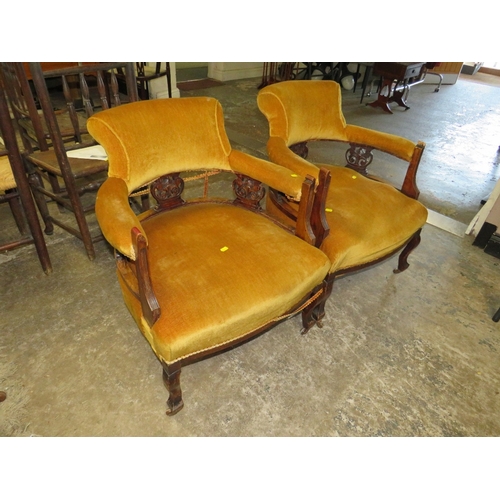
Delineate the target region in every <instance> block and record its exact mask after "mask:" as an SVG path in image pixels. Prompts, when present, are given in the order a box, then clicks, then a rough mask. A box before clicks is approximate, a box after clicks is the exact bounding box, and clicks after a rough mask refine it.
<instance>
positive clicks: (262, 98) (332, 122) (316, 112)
mask: <svg viewBox="0 0 500 500" xmlns="http://www.w3.org/2000/svg"><path fill="white" fill-rule="evenodd" d="M258 105H259V109H260V110H261V111H262V113H263V114H264V115H265V116H266V118H267V119H268V121H269V130H270V138H269V141H268V144H267V150H268V154H269V158H270V160H271V161H273V162H275V163H278V164H280V165H283V166H285V167H287V168H289V169H290V170H293V171H295V172H296V173H298V174H300V175H307V174H309V175H313V176H315V177H317V176H318V172H319V168H318V167H321V166H323V167H327V168H328V169H329V170H330V172H331V182H330V188H329V192H328V199H327V203H326V208H327V211H326V219H327V221H328V224H329V226H330V235H329V236H328V237H327V238H326V239H325V241H324V242H323V244H322V245H321V249H322V250H323V251H324V252H325V253H326V254H327V255H328V257H329V258H330V261H331V263H332V266H331V272H332V273H333V272H339V271H341V270H344V269H348V268H351V267H356V266H359V265H363V264H367V263H369V262H372V261H374V260H377V259H379V258H382V257H384V256H385V255H389V254H390V253H391V252H392V251H394V250H396V249H397V248H398V247H401V246H402V245H403V244H404V243H405V242H406V241H407V240H408V239H409V238H411V236H412V235H413V234H414V233H415V232H416V231H417V230H418V229H420V228H421V227H422V226H423V225H424V224H425V222H426V219H427V210H426V208H425V207H424V206H423V205H422V204H421V203H419V202H418V201H416V200H414V199H412V198H409V197H407V196H406V195H404V194H402V193H401V192H400V191H398V190H396V189H395V188H393V187H392V186H389V185H388V184H385V183H383V182H377V181H374V180H372V179H368V178H366V177H364V176H362V175H361V174H358V173H356V172H355V171H354V170H352V169H350V168H346V167H341V166H334V165H319V164H317V165H315V164H313V163H311V162H309V161H307V160H305V159H303V158H301V157H299V156H298V155H296V154H295V153H293V152H292V151H291V150H290V149H289V146H291V145H293V144H297V143H300V142H307V141H312V140H334V141H342V142H350V143H356V144H364V145H368V146H371V147H374V148H375V149H379V150H381V151H385V152H387V153H390V154H392V155H394V156H396V157H398V158H401V159H402V160H405V161H407V162H409V161H410V160H411V158H412V155H413V152H414V150H415V146H416V145H415V143H413V142H412V141H410V140H408V139H405V138H402V137H398V136H395V135H392V134H387V133H382V132H378V131H375V130H370V129H366V128H363V127H358V126H354V125H348V124H346V121H345V118H344V116H343V114H342V109H341V92H340V86H339V85H338V84H337V83H336V82H332V81H288V82H280V83H276V84H273V85H269V86H267V87H265V88H264V89H262V90H261V91H260V92H259V95H258ZM291 205H292V206H293V203H291ZM266 210H267V211H268V212H269V213H270V214H271V215H273V216H275V217H277V218H279V219H281V220H282V221H283V222H285V223H288V224H290V223H291V220H290V219H288V218H287V217H286V216H285V215H284V214H283V213H282V212H281V211H280V210H279V209H278V208H276V207H275V206H274V205H273V204H272V202H271V201H270V200H269V199H268V200H267V205H266Z"/></svg>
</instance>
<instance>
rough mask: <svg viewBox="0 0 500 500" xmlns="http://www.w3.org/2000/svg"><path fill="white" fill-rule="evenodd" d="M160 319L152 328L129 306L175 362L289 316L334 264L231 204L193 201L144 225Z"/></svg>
mask: <svg viewBox="0 0 500 500" xmlns="http://www.w3.org/2000/svg"><path fill="white" fill-rule="evenodd" d="M142 227H143V229H144V231H145V233H146V235H147V238H148V247H149V248H148V260H149V265H150V275H151V279H152V286H153V289H154V292H155V294H156V297H157V299H158V302H159V305H160V308H161V315H160V318H159V319H158V320H157V321H156V323H154V324H153V326H152V327H151V328H150V327H149V326H148V324H147V323H146V321H145V320H144V319H143V318H142V317H141V316H142V315H141V310H140V305H139V302H138V301H137V299H136V298H135V297H134V296H133V295H132V294H131V293H130V291H129V290H128V289H127V287H126V286H125V285H124V282H123V281H122V280H121V278H120V283H121V285H122V291H123V294H124V298H125V302H126V304H127V306H128V308H129V309H130V311H131V313H132V315H133V316H134V318H135V319H136V321H137V323H138V324H139V326H140V328H141V330H142V332H143V334H144V335H145V337H146V338H147V339H148V341H149V343H150V344H151V346H152V348H153V350H154V351H155V352H156V354H157V356H158V357H159V358H160V359H161V360H163V361H165V362H167V363H172V362H174V361H176V360H178V359H182V358H185V357H187V356H189V355H191V354H194V353H198V352H203V351H204V350H207V349H210V348H212V347H214V346H219V345H223V344H224V343H226V342H230V341H232V340H235V339H238V338H240V337H243V336H244V335H245V334H247V333H250V332H252V331H254V330H256V329H258V328H260V327H262V326H264V325H266V324H268V323H269V322H270V321H272V320H273V319H275V318H276V317H278V316H280V315H282V314H283V313H285V312H287V311H289V310H290V309H291V308H293V307H294V306H295V305H296V304H297V303H298V302H299V301H300V300H301V299H302V298H303V297H305V296H306V294H307V293H308V291H310V290H312V289H313V287H315V286H316V285H318V284H320V283H321V282H322V281H323V279H324V277H325V276H326V274H327V272H328V270H329V268H330V262H329V260H328V258H327V257H326V256H325V255H324V254H323V253H322V252H321V251H320V250H318V249H317V248H314V247H313V246H311V245H309V244H307V243H305V242H304V241H302V240H301V239H299V238H297V237H296V236H294V235H293V234H290V233H288V232H286V231H285V230H283V229H282V228H279V227H278V226H277V225H276V224H274V223H273V222H272V221H270V220H269V219H267V218H266V217H263V216H262V215H257V214H255V213H252V212H250V211H248V210H245V209H242V208H239V207H236V206H233V205H229V204H222V203H220V204H191V205H185V206H183V207H180V208H177V209H175V210H172V211H167V212H162V213H159V214H157V215H155V216H153V217H152V218H149V219H146V220H144V221H142Z"/></svg>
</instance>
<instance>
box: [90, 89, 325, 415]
mask: <svg viewBox="0 0 500 500" xmlns="http://www.w3.org/2000/svg"><path fill="white" fill-rule="evenodd" d="M88 130H89V132H90V133H91V134H92V136H93V137H94V138H95V139H96V140H97V141H98V142H99V143H100V144H101V145H102V146H103V147H104V149H105V150H106V152H107V154H108V158H109V170H108V178H107V180H106V181H105V182H104V183H103V185H102V186H101V188H100V190H99V192H98V195H97V201H96V216H97V219H98V222H99V224H100V226H101V229H102V231H103V234H104V236H105V237H106V239H107V240H108V242H109V243H110V244H111V245H112V247H113V248H114V249H115V255H116V264H117V274H118V281H119V283H120V286H121V290H122V293H123V298H124V301H125V304H126V306H127V308H128V309H129V311H130V313H131V315H132V316H133V318H134V319H135V321H136V323H137V325H138V327H139V329H140V330H141V332H142V333H143V335H144V337H145V338H146V339H147V341H148V342H149V344H150V345H151V347H152V349H153V351H154V352H155V354H156V356H157V357H158V359H159V360H160V362H161V364H162V366H163V379H164V382H165V385H166V387H167V389H168V392H169V398H168V401H167V414H168V415H173V414H175V413H177V412H178V411H179V410H180V409H181V408H182V407H183V404H184V403H183V399H182V392H181V388H180V371H181V367H182V366H184V365H185V364H188V363H190V362H192V361H195V360H197V359H199V358H202V357H204V356H207V355H211V354H213V353H215V352H218V351H221V350H224V349H227V348H229V347H232V346H234V345H236V344H239V343H241V342H243V341H245V340H248V339H249V338H251V337H254V336H255V335H257V334H260V333H262V332H263V331H265V330H268V329H270V328H271V327H272V326H273V325H275V324H277V323H278V322H279V321H282V320H284V319H286V318H288V317H289V316H293V315H295V314H298V313H299V312H301V314H302V323H303V331H307V330H308V329H309V328H311V327H312V326H313V325H314V324H316V323H317V322H318V320H320V319H321V317H322V315H323V314H324V311H323V307H324V301H325V300H326V295H325V293H326V288H327V284H326V281H325V277H326V275H327V273H328V271H329V269H330V262H329V260H328V258H327V257H326V255H325V254H324V253H323V252H321V251H320V250H319V249H318V248H316V247H315V246H314V235H313V234H312V232H311V229H310V224H309V219H310V214H311V211H312V205H313V204H314V202H315V201H314V200H315V194H314V181H313V180H312V178H304V177H302V176H298V175H296V174H294V173H293V172H290V171H289V170H287V169H285V168H283V167H280V166H278V165H274V164H272V163H270V162H268V161H265V160H261V159H257V158H254V157H252V156H250V155H248V154H245V153H243V152H240V151H236V150H232V149H231V146H230V143H229V140H228V138H227V135H226V132H225V129H224V120H223V112H222V108H221V105H220V103H219V102H218V101H217V100H215V99H213V98H204V97H195V98H181V99H159V100H149V101H141V102H137V103H131V104H128V105H127V106H121V107H117V108H114V109H109V110H106V111H102V112H100V113H96V114H94V115H93V116H92V117H90V118H89V120H88ZM190 170H194V171H200V170H206V171H211V170H220V171H223V172H229V173H233V174H234V181H233V186H234V193H235V197H234V199H229V200H226V199H223V198H209V197H208V196H207V197H201V198H196V199H189V200H188V201H186V200H184V199H183V194H182V193H183V184H184V182H183V177H182V175H181V174H184V173H185V172H187V171H190ZM146 184H150V186H151V194H152V197H153V198H154V199H155V200H156V201H157V203H158V205H157V206H156V207H155V208H152V209H150V210H149V211H147V212H144V213H142V214H140V215H136V214H135V213H134V212H133V211H132V210H131V208H130V206H129V202H128V196H129V194H130V193H131V192H133V191H134V190H135V189H137V188H138V187H140V186H143V185H146ZM264 184H265V185H269V186H272V187H273V188H274V189H277V190H279V191H280V192H283V193H286V195H287V196H289V197H290V198H292V199H294V200H295V202H296V203H297V207H298V217H297V225H296V230H295V231H289V230H287V229H285V228H283V227H282V225H280V224H279V223H275V222H274V221H273V220H272V219H271V218H270V217H269V216H267V215H266V214H265V212H264V211H263V210H262V209H261V208H260V205H259V202H260V200H261V199H262V198H263V197H264V196H265V194H264V193H265V192H264Z"/></svg>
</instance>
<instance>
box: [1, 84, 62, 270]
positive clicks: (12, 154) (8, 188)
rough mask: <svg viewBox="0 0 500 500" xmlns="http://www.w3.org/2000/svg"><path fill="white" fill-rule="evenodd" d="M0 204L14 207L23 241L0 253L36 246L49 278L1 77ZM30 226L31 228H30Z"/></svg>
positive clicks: (6, 245) (6, 246) (3, 247)
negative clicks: (4, 203) (30, 245)
mask: <svg viewBox="0 0 500 500" xmlns="http://www.w3.org/2000/svg"><path fill="white" fill-rule="evenodd" d="M0 132H1V137H2V143H0V203H3V202H7V203H9V205H10V208H11V211H12V215H13V217H14V220H15V222H16V225H17V227H18V229H19V232H20V237H19V238H17V239H15V240H11V241H9V242H7V243H2V244H0V251H6V250H11V249H14V248H17V247H20V246H23V245H28V244H33V245H35V248H36V251H37V254H38V258H39V260H40V264H41V266H42V269H43V271H44V272H45V273H46V274H50V273H51V272H52V264H51V262H50V257H49V253H48V251H47V246H46V244H45V240H44V236H43V232H42V228H41V226H40V221H39V219H38V214H37V211H36V206H35V203H34V201H33V198H32V193H31V189H30V186H29V182H28V178H27V176H26V171H25V167H24V164H23V159H22V157H21V153H20V151H19V147H18V143H17V137H16V129H15V127H14V124H13V121H12V119H11V113H10V109H9V106H8V103H7V99H6V96H5V92H4V82H3V80H2V78H1V75H0ZM26 222H27V227H26Z"/></svg>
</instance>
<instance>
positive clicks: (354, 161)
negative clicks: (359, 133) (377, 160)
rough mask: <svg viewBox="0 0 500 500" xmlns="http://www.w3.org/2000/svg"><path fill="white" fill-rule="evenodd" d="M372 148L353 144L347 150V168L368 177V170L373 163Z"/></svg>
mask: <svg viewBox="0 0 500 500" xmlns="http://www.w3.org/2000/svg"><path fill="white" fill-rule="evenodd" d="M372 150H373V148H372V147H369V146H362V145H359V144H351V147H350V148H349V149H348V150H347V152H346V154H345V158H346V160H347V165H346V166H347V167H349V168H352V169H354V170H356V172H359V173H360V174H362V175H367V172H366V169H367V167H368V165H370V163H371V162H372V161H373V154H372Z"/></svg>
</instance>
